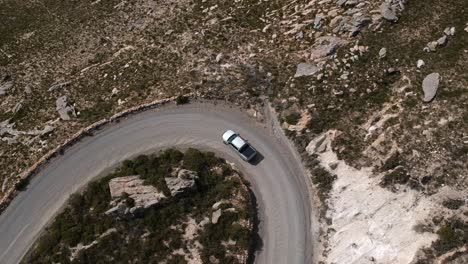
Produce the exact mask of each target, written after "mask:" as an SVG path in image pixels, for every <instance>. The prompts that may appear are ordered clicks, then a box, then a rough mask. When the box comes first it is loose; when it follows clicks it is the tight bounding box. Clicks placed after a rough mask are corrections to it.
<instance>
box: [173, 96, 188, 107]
mask: <svg viewBox="0 0 468 264" xmlns="http://www.w3.org/2000/svg"><path fill="white" fill-rule="evenodd" d="M188 103H189V98H188V97H187V96H183V95H179V96H177V98H176V104H178V105H182V104H188Z"/></svg>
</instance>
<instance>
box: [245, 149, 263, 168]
mask: <svg viewBox="0 0 468 264" xmlns="http://www.w3.org/2000/svg"><path fill="white" fill-rule="evenodd" d="M264 158H265V157H264V156H263V155H262V153H260V152H259V151H258V150H257V155H255V157H253V159H251V160H250V161H249V163H250V164H252V165H254V166H257V165H258V164H260V162H262V160H263V159H264Z"/></svg>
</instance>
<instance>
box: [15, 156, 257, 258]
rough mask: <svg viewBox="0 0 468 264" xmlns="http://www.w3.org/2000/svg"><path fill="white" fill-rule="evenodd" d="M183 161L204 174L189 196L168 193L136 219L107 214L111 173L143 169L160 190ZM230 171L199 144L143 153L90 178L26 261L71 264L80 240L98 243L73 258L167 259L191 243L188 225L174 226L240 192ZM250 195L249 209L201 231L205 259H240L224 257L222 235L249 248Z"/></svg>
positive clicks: (125, 173) (143, 174) (131, 202)
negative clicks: (243, 221) (243, 222)
mask: <svg viewBox="0 0 468 264" xmlns="http://www.w3.org/2000/svg"><path fill="white" fill-rule="evenodd" d="M182 166H183V167H185V168H187V169H193V170H195V171H196V172H197V173H198V175H199V180H198V181H197V189H196V191H194V192H192V193H190V195H186V196H183V197H170V196H169V197H170V198H168V199H167V200H166V201H165V202H164V203H163V204H161V206H159V207H157V208H149V209H146V210H145V211H144V213H142V214H141V215H138V216H137V217H134V218H128V219H119V218H118V217H115V216H109V215H106V214H105V213H104V212H105V211H106V210H108V209H109V207H110V205H109V203H110V201H111V197H110V192H109V186H108V184H109V181H110V180H111V179H112V178H115V177H121V176H128V175H135V174H139V175H140V176H141V177H143V178H144V179H145V182H146V181H147V182H149V183H151V184H154V185H155V186H156V187H157V188H158V189H159V188H160V185H159V184H160V183H161V181H162V182H163V183H164V187H165V188H167V186H165V182H164V177H165V176H167V174H168V173H170V172H171V171H172V170H173V169H174V168H176V167H177V168H180V167H182ZM214 167H221V168H223V173H222V175H219V174H215V173H214V172H213V170H212V168H214ZM231 173H232V169H231V168H230V167H229V166H228V165H227V164H226V163H225V161H224V160H222V159H219V158H217V157H216V156H215V155H214V154H213V153H210V152H201V151H199V150H196V149H188V150H187V151H186V153H185V154H184V153H182V152H180V151H178V150H174V149H170V150H166V151H162V152H160V153H159V155H140V156H138V157H136V158H135V159H133V160H127V161H124V162H123V163H122V165H121V166H120V167H119V168H117V169H116V171H115V172H113V173H111V174H109V175H107V176H105V177H103V178H101V179H99V180H96V181H93V182H91V183H90V184H89V185H88V186H87V188H86V189H85V191H84V192H83V193H82V194H74V195H72V196H70V199H69V201H68V205H67V206H66V208H65V209H64V211H63V212H62V213H60V214H59V215H58V216H57V217H56V218H55V219H54V221H53V223H52V224H51V225H50V227H49V228H48V229H47V230H46V231H45V233H44V235H43V236H42V237H41V238H40V239H39V240H38V242H37V243H36V246H34V247H33V248H34V249H33V250H32V252H31V254H30V255H29V256H27V257H26V258H25V259H24V260H23V263H59V262H60V263H70V259H69V258H70V250H69V248H70V247H74V246H76V245H77V244H78V243H82V244H83V245H87V244H90V243H92V242H93V241H95V240H98V241H99V243H98V244H96V245H93V246H92V247H90V248H88V249H86V250H83V251H81V252H80V253H79V254H78V255H77V257H76V258H75V260H74V261H73V262H75V263H76V262H78V263H102V262H103V260H106V259H118V260H119V262H122V263H130V262H135V261H137V262H139V263H159V262H162V261H164V260H166V259H167V257H168V256H169V255H171V254H172V252H173V251H174V250H176V249H179V248H185V247H186V244H185V242H184V240H183V238H182V235H183V229H181V228H176V229H174V228H173V227H174V226H178V225H181V224H182V223H184V222H185V221H186V220H187V216H190V217H193V218H195V219H197V221H201V219H203V217H205V216H206V215H207V212H210V211H211V210H212V208H211V207H212V205H213V204H214V203H215V202H217V201H219V200H221V199H228V198H230V197H231V196H232V193H235V192H237V189H238V188H239V186H240V184H241V182H240V181H237V180H235V179H236V178H226V177H227V176H230V175H232V174H231ZM248 195H249V194H247V197H249V196H248ZM120 198H121V199H122V200H124V201H125V202H126V203H127V205H128V206H130V207H132V206H133V205H134V203H135V201H134V200H133V199H132V198H131V197H130V196H129V195H128V194H127V193H123V194H122V196H121V197H120ZM247 200H248V203H247V204H245V207H246V208H239V207H237V209H238V210H239V212H238V213H237V212H236V213H232V212H224V213H223V215H222V216H221V218H220V220H219V223H218V224H216V225H212V224H209V226H208V227H207V228H206V230H205V232H203V234H201V236H202V238H200V242H201V243H202V245H203V252H202V255H203V259H204V260H205V261H206V260H207V259H208V258H209V256H211V255H215V256H216V257H217V258H218V259H220V261H221V262H222V263H236V259H234V258H232V257H227V256H225V254H224V251H225V249H224V246H222V245H221V241H222V240H224V241H226V240H229V239H233V240H235V241H236V245H235V246H233V247H231V250H237V249H238V250H242V251H243V250H247V249H248V247H249V245H250V241H251V232H250V229H249V228H246V227H242V226H240V225H239V224H238V223H236V221H238V220H239V219H241V217H242V219H250V216H251V215H253V213H252V212H250V210H253V209H252V208H251V207H250V204H249V199H247ZM226 206H227V205H226ZM231 206H232V205H231ZM91 208H92V209H91ZM110 228H116V229H117V232H114V233H112V234H110V235H108V236H106V237H103V238H102V237H101V238H100V236H101V235H102V234H103V233H104V232H106V231H107V230H109V229H110ZM142 236H145V239H142ZM183 261H184V260H183V259H181V258H179V257H178V256H176V255H174V256H172V258H171V259H170V260H169V261H168V263H184V262H183ZM104 262H107V261H104Z"/></svg>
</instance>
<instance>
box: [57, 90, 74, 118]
mask: <svg viewBox="0 0 468 264" xmlns="http://www.w3.org/2000/svg"><path fill="white" fill-rule="evenodd" d="M55 109H56V110H57V112H58V113H59V115H60V118H61V119H62V120H70V119H71V118H70V115H72V116H74V117H75V116H76V112H75V107H73V106H72V105H70V104H69V102H68V97H67V96H66V95H64V96H61V97H59V98H57V100H56V101H55Z"/></svg>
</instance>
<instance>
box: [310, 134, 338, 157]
mask: <svg viewBox="0 0 468 264" xmlns="http://www.w3.org/2000/svg"><path fill="white" fill-rule="evenodd" d="M335 136H336V131H335V130H330V131H327V132H326V133H324V134H322V135H320V136H318V137H316V138H314V139H312V141H310V142H309V144H308V145H307V147H306V151H307V153H308V154H309V155H313V154H320V153H323V152H325V151H327V149H328V148H329V146H330V144H331V142H332V141H333V139H334V138H335Z"/></svg>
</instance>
